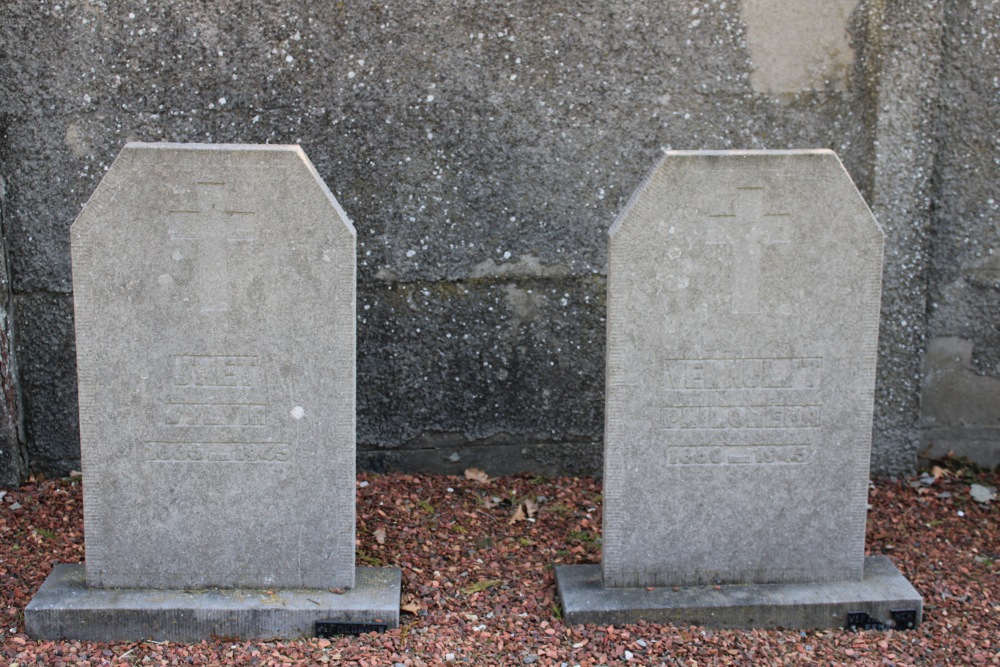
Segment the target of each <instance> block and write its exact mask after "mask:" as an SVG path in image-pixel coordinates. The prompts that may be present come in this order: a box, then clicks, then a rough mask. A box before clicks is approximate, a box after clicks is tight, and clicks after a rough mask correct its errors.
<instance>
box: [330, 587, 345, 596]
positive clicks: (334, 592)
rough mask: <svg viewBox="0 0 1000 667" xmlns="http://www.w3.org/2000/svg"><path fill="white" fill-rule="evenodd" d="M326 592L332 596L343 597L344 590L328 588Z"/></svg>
mask: <svg viewBox="0 0 1000 667" xmlns="http://www.w3.org/2000/svg"><path fill="white" fill-rule="evenodd" d="M327 590H328V591H330V592H331V593H333V594H334V595H343V594H344V589H343V588H328V589H327Z"/></svg>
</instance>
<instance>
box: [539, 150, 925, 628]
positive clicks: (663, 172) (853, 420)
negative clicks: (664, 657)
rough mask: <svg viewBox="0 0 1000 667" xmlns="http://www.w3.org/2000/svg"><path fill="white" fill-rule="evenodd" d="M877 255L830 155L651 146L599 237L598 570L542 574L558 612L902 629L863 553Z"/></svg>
mask: <svg viewBox="0 0 1000 667" xmlns="http://www.w3.org/2000/svg"><path fill="white" fill-rule="evenodd" d="M882 245H883V234H882V231H881V229H880V228H879V226H878V223H877V222H876V221H875V219H874V217H873V216H872V214H871V212H870V211H869V209H868V207H867V206H866V204H865V202H864V200H863V199H862V198H861V196H860V194H859V193H858V191H857V189H856V188H855V187H854V184H853V182H852V181H851V179H850V177H849V176H848V174H847V172H846V171H845V170H844V168H843V166H842V165H841V164H840V161H839V160H838V158H837V156H836V155H835V154H834V153H833V152H831V151H825V150H817V151H765V152H670V153H668V154H667V155H666V157H665V158H664V159H663V161H662V162H661V163H660V164H659V166H657V168H656V169H655V170H654V171H653V173H652V174H651V175H650V176H649V178H648V179H647V180H646V182H645V183H644V184H643V185H642V186H641V187H640V188H639V190H638V191H637V193H636V194H635V195H634V196H633V198H632V201H631V202H630V203H629V205H628V207H627V208H626V210H625V211H624V213H622V215H621V216H620V217H619V219H618V220H617V221H616V222H615V224H614V226H613V227H612V228H611V231H610V250H609V260H608V264H609V266H608V324H607V327H608V338H607V379H606V382H607V385H606V400H607V404H606V416H605V473H604V535H603V561H602V564H601V567H600V569H598V568H597V567H596V566H591V567H589V568H588V567H586V566H579V567H575V568H566V567H561V568H558V569H557V572H558V574H557V576H558V579H559V585H560V593H561V595H562V598H563V604H564V613H566V615H567V618H568V619H569V620H571V621H575V622H586V621H597V622H604V621H608V622H620V621H622V620H635V619H638V618H644V619H647V620H662V621H677V622H691V623H703V624H708V625H719V626H737V627H738V626H754V625H782V626H786V627H826V626H842V625H845V624H846V623H847V615H848V614H849V613H866V614H868V618H869V619H877V620H872V621H871V623H879V622H883V623H884V624H886V625H890V624H892V623H893V622H894V621H893V617H892V612H911V611H915V613H916V619H917V621H919V618H920V613H921V601H920V596H919V595H918V594H917V593H916V591H915V590H914V589H913V588H912V586H910V584H909V583H908V582H907V581H906V580H905V579H904V578H903V577H902V576H901V575H900V574H899V572H898V571H897V570H896V568H895V567H894V566H892V564H891V563H889V562H888V561H887V560H884V559H882V558H875V559H868V560H866V558H865V556H864V540H865V520H866V508H867V491H868V465H869V458H870V449H871V433H872V411H873V401H874V388H875V362H876V345H877V341H878V322H879V299H880V289H881V269H882ZM647 588H649V589H651V590H649V591H646V590H645V589H647ZM675 588H682V589H683V590H684V592H683V593H676V591H674V589H675ZM635 589H639V591H640V592H641V593H637V592H636V590H635ZM634 594H638V596H639V599H635V598H634V597H630V596H632V595H634ZM602 614H603V615H602ZM904 617H905V618H909V616H906V615H905V614H904ZM855 618H858V617H855ZM908 622H909V621H908Z"/></svg>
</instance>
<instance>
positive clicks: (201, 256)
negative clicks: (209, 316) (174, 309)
mask: <svg viewBox="0 0 1000 667" xmlns="http://www.w3.org/2000/svg"><path fill="white" fill-rule="evenodd" d="M193 192H194V195H195V196H194V197H193V201H192V204H193V205H191V206H184V207H182V208H180V207H179V208H176V209H171V210H170V211H168V213H169V214H170V217H169V219H168V226H167V234H168V235H169V236H170V240H171V241H175V242H194V243H195V248H196V249H195V259H194V262H195V280H196V281H197V284H198V292H199V301H200V303H201V312H203V313H212V312H225V311H227V310H229V286H230V279H229V247H230V246H231V245H233V244H236V243H247V242H252V241H254V240H255V239H254V225H253V218H254V216H255V215H256V214H255V213H254V212H253V211H244V210H239V209H236V208H234V207H233V205H232V204H233V202H232V201H231V200H230V197H227V190H226V183H225V182H222V181H200V182H197V183H195V184H194V188H193Z"/></svg>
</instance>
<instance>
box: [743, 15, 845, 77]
mask: <svg viewBox="0 0 1000 667" xmlns="http://www.w3.org/2000/svg"><path fill="white" fill-rule="evenodd" d="M857 5H858V0H824V1H823V2H802V1H801V0H743V3H742V14H743V21H744V22H745V23H746V26H747V47H748V48H749V50H750V58H751V60H752V62H753V71H752V72H751V74H750V84H751V85H752V86H753V88H754V90H756V91H757V92H759V93H764V94H768V95H776V96H780V95H786V94H793V93H798V92H802V91H809V90H831V89H832V90H839V91H842V90H846V88H847V77H848V74H849V72H850V68H851V64H852V63H853V62H854V50H853V49H852V48H851V42H850V37H849V35H848V32H847V30H848V25H849V22H850V18H851V14H852V12H853V11H854V8H855V7H857Z"/></svg>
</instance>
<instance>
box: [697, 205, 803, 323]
mask: <svg viewBox="0 0 1000 667" xmlns="http://www.w3.org/2000/svg"><path fill="white" fill-rule="evenodd" d="M736 192H737V195H736V201H735V203H734V204H733V212H732V213H720V214H717V215H710V216H708V217H709V218H710V220H709V223H708V235H707V241H706V242H707V243H710V244H716V245H729V246H732V249H733V289H732V293H733V298H732V312H733V313H756V312H758V310H759V309H760V286H759V284H760V270H761V267H760V260H761V255H762V254H763V250H764V246H767V245H774V244H776V243H788V229H787V227H786V225H784V224H783V221H781V220H775V218H787V217H789V214H788V213H764V212H763V211H764V188H762V187H749V186H743V187H737V188H736Z"/></svg>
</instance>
